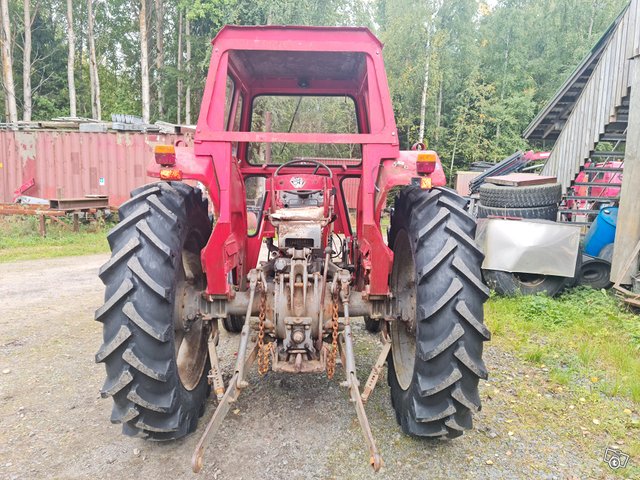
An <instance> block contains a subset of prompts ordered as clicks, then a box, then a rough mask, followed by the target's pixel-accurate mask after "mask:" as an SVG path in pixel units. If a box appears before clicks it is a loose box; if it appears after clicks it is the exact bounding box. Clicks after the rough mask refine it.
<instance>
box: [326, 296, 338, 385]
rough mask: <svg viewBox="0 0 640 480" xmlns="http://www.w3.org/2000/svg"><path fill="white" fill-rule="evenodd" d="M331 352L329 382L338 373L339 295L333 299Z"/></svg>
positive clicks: (328, 360)
mask: <svg viewBox="0 0 640 480" xmlns="http://www.w3.org/2000/svg"><path fill="white" fill-rule="evenodd" d="M331 309H332V313H331V330H332V332H331V336H332V340H331V351H330V352H329V356H328V358H327V377H329V380H331V379H332V378H333V375H334V374H335V372H336V356H337V355H338V301H337V295H332V298H331Z"/></svg>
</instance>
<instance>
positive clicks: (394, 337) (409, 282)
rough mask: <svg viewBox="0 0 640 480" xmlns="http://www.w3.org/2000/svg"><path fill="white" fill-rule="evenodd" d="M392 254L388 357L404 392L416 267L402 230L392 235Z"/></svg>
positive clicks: (411, 354)
mask: <svg viewBox="0 0 640 480" xmlns="http://www.w3.org/2000/svg"><path fill="white" fill-rule="evenodd" d="M393 251H394V252H396V255H395V257H394V260H393V270H392V272H391V289H392V290H391V291H392V292H393V294H394V297H395V301H396V309H397V310H396V312H397V315H396V320H394V321H392V322H391V355H392V357H393V367H394V370H395V373H396V379H397V380H398V384H399V385H400V388H402V389H403V390H407V389H408V388H409V386H410V385H411V380H412V378H413V369H414V364H415V360H416V326H417V319H416V299H417V298H416V268H415V260H414V258H413V249H412V248H411V242H410V241H409V236H408V234H407V232H406V230H401V231H400V232H398V235H397V236H396V241H395V243H394V246H393Z"/></svg>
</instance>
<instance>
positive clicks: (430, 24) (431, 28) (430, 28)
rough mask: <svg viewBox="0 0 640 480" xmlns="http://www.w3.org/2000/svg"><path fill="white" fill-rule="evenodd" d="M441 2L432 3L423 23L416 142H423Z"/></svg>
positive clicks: (439, 0) (440, 0) (438, 0)
mask: <svg viewBox="0 0 640 480" xmlns="http://www.w3.org/2000/svg"><path fill="white" fill-rule="evenodd" d="M442 1H443V0H437V1H435V2H434V6H433V7H434V10H433V13H432V14H431V15H430V17H429V18H428V19H427V21H426V22H425V29H426V30H427V41H426V46H425V59H424V81H423V83H422V97H421V100H420V130H419V131H418V142H420V143H422V142H423V141H424V127H425V121H426V116H427V90H428V88H429V73H430V70H431V41H432V39H433V35H434V33H435V19H436V18H437V16H438V12H439V11H440V8H441V7H442Z"/></svg>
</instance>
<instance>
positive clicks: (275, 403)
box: [0, 255, 617, 479]
mask: <svg viewBox="0 0 640 480" xmlns="http://www.w3.org/2000/svg"><path fill="white" fill-rule="evenodd" d="M106 258H107V257H106V256H104V255H98V256H90V257H76V258H62V259H54V260H41V261H30V262H19V263H13V264H3V265H0V371H1V372H2V373H0V478H28V479H40V478H61V479H71V478H135V479H142V478H152V479H165V478H167V479H169V478H171V479H174V478H197V477H196V476H195V475H194V474H192V473H191V471H190V468H189V460H190V456H191V453H192V450H193V447H194V445H195V443H196V441H197V437H198V435H199V433H200V432H201V431H202V427H203V425H204V421H202V420H201V422H200V426H199V429H198V433H197V434H196V435H192V436H190V437H188V438H186V439H184V440H182V441H178V442H174V443H167V444H157V443H149V442H145V441H143V440H140V439H134V438H127V437H124V436H122V435H121V434H120V426H118V425H112V424H110V423H109V415H110V410H111V400H103V399H101V398H100V396H99V390H100V387H101V386H102V383H103V381H104V370H103V366H102V365H96V364H95V363H94V361H93V355H94V353H95V352H96V350H97V348H98V347H99V345H100V343H101V336H102V332H101V325H100V324H99V323H97V322H95V321H93V312H94V310H95V308H96V307H97V306H98V305H100V304H101V302H102V295H103V290H102V284H101V283H100V281H99V280H98V277H97V275H96V272H97V269H98V267H99V265H100V264H101V263H103V262H104V261H105V260H106ZM356 330H357V331H356V340H358V344H357V350H358V353H359V357H358V358H359V362H360V363H359V365H358V366H359V368H360V370H359V372H360V373H359V376H360V379H361V381H364V380H365V379H366V375H367V374H368V368H370V366H371V364H372V363H373V361H374V360H375V357H376V354H377V350H376V348H377V339H376V337H374V336H372V335H370V334H367V333H366V332H364V331H363V329H362V328H361V327H359V326H358V327H357V329H356ZM236 342H237V337H229V336H226V335H223V337H222V339H221V344H222V345H223V346H224V347H223V353H226V355H225V359H226V361H225V362H224V365H225V369H226V370H227V371H229V369H230V365H231V359H232V357H233V352H235V345H236ZM486 362H487V364H488V367H489V369H490V372H491V378H490V382H489V383H488V384H487V383H484V384H482V387H481V389H482V390H481V393H482V399H483V403H484V408H483V410H482V412H481V413H480V414H479V415H478V416H477V417H476V421H475V424H476V429H475V430H474V431H472V432H469V433H468V434H466V435H464V436H463V437H462V438H460V439H456V440H454V441H449V442H444V441H435V442H434V441H431V442H425V441H420V440H414V439H411V438H407V437H405V436H404V435H402V434H401V433H400V431H399V429H398V427H397V425H396V423H395V419H394V415H393V412H392V409H391V405H390V403H389V392H388V388H387V386H386V378H384V379H382V380H381V382H380V384H379V386H378V388H377V389H376V391H375V392H374V394H373V397H372V399H371V400H370V402H369V404H368V405H367V410H368V413H369V418H370V421H371V424H372V429H373V432H374V435H375V436H376V438H377V441H378V445H379V448H380V450H381V452H382V455H383V457H384V459H385V462H386V466H385V467H384V468H383V470H382V471H381V473H380V474H379V475H377V476H375V477H374V475H373V474H372V473H371V472H370V471H369V467H368V465H367V458H368V455H367V452H366V450H365V447H364V446H363V442H362V440H361V434H360V431H359V428H358V424H357V421H356V416H355V411H354V410H353V408H352V406H351V404H350V403H349V402H348V401H347V395H346V392H345V391H344V389H343V388H341V387H339V386H338V382H339V380H340V379H339V378H338V379H337V380H338V381H334V382H329V381H328V380H326V378H325V377H322V376H300V377H290V376H281V375H275V374H269V375H268V376H267V377H266V378H264V379H259V378H257V376H256V374H255V373H252V374H251V376H250V379H249V380H250V382H251V387H250V388H249V389H248V390H247V391H246V392H245V393H243V395H242V396H241V398H240V400H239V402H238V403H237V406H236V408H237V410H235V412H234V413H231V414H230V416H229V417H228V418H227V420H226V421H225V423H224V426H223V428H222V430H221V432H220V433H219V434H218V435H216V436H215V437H214V439H213V440H212V443H211V446H210V448H209V450H208V452H207V455H206V460H205V461H206V467H205V470H204V473H203V474H202V476H201V478H219V479H227V478H229V479H231V478H244V479H254V478H293V479H297V478H353V479H356V478H357V479H360V478H376V479H385V478H470V479H471V478H473V479H477V478H482V479H484V478H492V479H502V478H504V479H512V478H513V479H516V478H536V479H540V478H559V479H565V478H608V476H609V474H610V471H609V470H608V469H607V467H606V465H605V464H603V463H602V461H601V458H602V452H603V451H604V448H605V447H606V446H607V445H609V444H610V443H613V441H615V440H617V439H615V438H609V437H607V435H606V432H599V431H595V427H594V425H589V424H587V427H589V430H591V431H592V432H591V433H590V436H589V437H588V438H587V437H585V434H584V430H582V433H581V429H579V428H578V427H579V426H580V425H582V424H584V422H585V421H586V420H585V419H584V418H581V417H580V415H581V414H580V412H579V411H571V412H570V411H569V405H570V404H573V403H575V402H576V400H575V399H573V398H572V397H571V396H570V395H569V394H565V393H561V392H558V391H557V390H555V389H554V387H553V386H551V385H550V384H549V383H548V382H547V379H546V374H545V373H544V371H543V370H541V369H538V368H534V367H532V366H529V365H525V364H523V363H522V362H521V361H520V360H518V359H517V358H515V357H513V356H511V355H510V354H509V353H507V352H504V351H501V350H499V349H498V348H497V347H495V346H491V345H489V347H488V351H487V354H486ZM214 405H215V403H214V401H213V400H212V401H211V404H210V407H213V406H214ZM574 408H575V407H574ZM578 408H580V405H579V404H578ZM572 410H573V409H572ZM212 412H213V408H209V409H208V410H207V413H206V414H205V418H204V419H203V420H206V419H208V418H209V417H210V416H211V413H212ZM585 418H586V417H585ZM580 422H582V423H580ZM583 428H584V427H583Z"/></svg>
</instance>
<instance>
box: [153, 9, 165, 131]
mask: <svg viewBox="0 0 640 480" xmlns="http://www.w3.org/2000/svg"><path fill="white" fill-rule="evenodd" d="M155 2H156V98H157V100H158V117H159V118H160V119H162V118H163V117H164V97H163V91H162V69H163V67H164V28H163V24H164V22H163V20H164V9H163V7H162V0H155Z"/></svg>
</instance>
